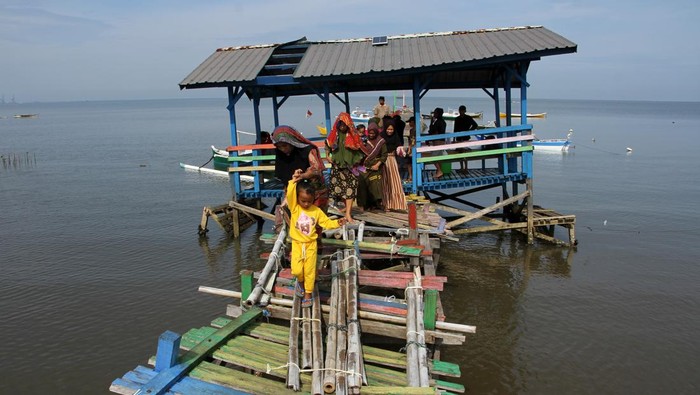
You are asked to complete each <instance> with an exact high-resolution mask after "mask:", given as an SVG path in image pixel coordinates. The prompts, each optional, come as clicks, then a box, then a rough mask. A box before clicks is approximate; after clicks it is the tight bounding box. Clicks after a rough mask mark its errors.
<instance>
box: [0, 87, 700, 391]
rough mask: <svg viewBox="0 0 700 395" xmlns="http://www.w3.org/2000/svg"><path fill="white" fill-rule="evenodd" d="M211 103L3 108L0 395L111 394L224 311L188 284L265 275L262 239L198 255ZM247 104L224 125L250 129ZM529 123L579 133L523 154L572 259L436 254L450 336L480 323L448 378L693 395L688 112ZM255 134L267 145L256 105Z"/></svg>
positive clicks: (698, 327) (484, 385) (551, 108)
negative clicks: (161, 348) (557, 218)
mask: <svg viewBox="0 0 700 395" xmlns="http://www.w3.org/2000/svg"><path fill="white" fill-rule="evenodd" d="M223 96H224V94H223V92H222V98H221V99H183V100H153V101H114V102H73V103H37V104H21V105H13V106H10V105H5V106H1V107H0V155H2V156H3V158H5V159H7V158H20V159H21V160H15V161H14V162H10V161H8V160H6V161H4V162H3V163H0V166H2V167H0V269H1V271H2V275H0V317H2V319H0V334H1V335H2V339H3V353H2V354H3V358H2V362H1V363H0V365H1V368H0V374H1V377H2V379H0V393H27V394H48V393H51V394H69V393H70V394H75V393H108V388H109V385H110V383H111V382H112V380H114V379H116V378H118V377H121V376H122V375H123V374H124V373H126V372H127V371H129V370H131V369H133V368H134V367H135V366H136V365H138V364H146V362H147V358H148V357H149V356H151V355H154V354H155V351H156V345H157V338H158V335H159V334H160V333H162V332H163V331H165V330H173V331H176V332H178V333H184V332H185V331H187V330H188V329H190V328H193V327H199V326H203V325H206V324H207V323H208V322H209V321H210V320H211V319H213V318H215V317H217V316H219V315H222V314H223V313H224V311H225V305H226V303H228V302H229V300H227V299H225V298H221V297H217V296H211V295H204V294H201V293H199V292H197V287H198V286H200V285H208V286H214V287H222V288H228V289H238V288H239V284H238V283H239V274H238V273H239V272H240V271H241V270H243V269H253V270H256V269H260V268H261V266H262V265H263V263H264V262H263V261H262V260H257V259H254V258H253V259H251V257H256V256H259V254H260V253H261V252H264V251H266V250H267V249H268V246H266V245H263V244H262V243H261V242H259V241H258V237H259V235H260V233H261V232H270V224H269V223H267V224H266V225H265V227H264V228H263V229H262V230H261V231H259V230H257V229H256V228H254V227H253V228H250V229H248V230H246V231H245V232H243V235H242V236H241V238H240V239H238V240H230V239H228V238H226V236H225V235H224V234H223V232H222V231H221V230H220V229H219V228H218V227H217V226H216V225H215V224H210V229H211V230H210V232H209V234H208V237H207V238H206V239H200V238H199V237H198V235H197V225H198V224H199V221H200V218H201V211H202V207H203V206H211V205H218V204H223V203H225V202H226V201H228V199H230V197H231V189H230V185H229V182H228V180H227V179H226V178H223V177H218V176H214V175H207V174H199V173H192V172H188V171H185V170H183V169H181V168H180V167H179V166H178V163H179V162H184V163H188V164H192V165H201V164H204V163H205V162H207V160H208V159H209V158H210V156H211V151H210V145H212V144H213V145H216V146H226V145H228V144H230V139H231V137H230V128H229V117H228V112H227V110H226V104H227V103H226V99H225V98H224V97H223ZM375 100H376V99H375V98H374V97H373V96H359V97H353V108H354V106H355V105H357V106H360V107H363V108H365V109H370V108H371V107H372V106H373V105H374V104H375ZM409 100H410V99H409ZM389 101H390V102H391V100H389ZM243 102H245V100H243ZM243 102H242V103H241V105H240V106H239V112H238V122H239V123H238V125H237V126H238V129H241V130H252V129H253V125H254V123H253V121H252V108H251V106H250V104H249V103H247V102H245V103H243ZM264 104H265V102H264ZM390 104H392V103H390ZM398 104H400V103H398ZM409 104H410V103H409ZM460 104H465V105H466V106H467V107H468V109H469V111H484V114H485V115H484V119H482V120H478V121H479V122H480V123H485V122H487V121H490V120H493V119H494V118H493V116H489V114H493V113H494V108H493V106H492V104H490V101H489V100H488V99H484V98H456V97H452V98H447V97H431V96H430V95H427V96H426V97H425V98H424V100H423V101H422V106H423V108H422V111H423V112H426V111H427V112H429V110H431V109H432V108H434V107H438V106H439V107H443V108H445V109H447V108H456V107H458V106H459V105H460ZM513 105H514V108H515V109H518V110H517V112H519V108H520V107H519V103H517V102H516V103H513ZM307 110H309V111H311V113H312V115H311V116H310V117H306V114H307ZM341 110H342V107H341V106H340V105H338V104H336V103H334V105H333V108H332V111H333V115H336V114H337V113H338V112H339V111H341ZM514 111H516V110H514ZM528 112H531V113H533V112H547V117H546V118H543V119H530V120H529V123H531V124H532V125H533V128H534V133H535V134H536V135H537V136H538V137H540V138H563V137H565V136H566V133H567V132H568V130H569V129H573V130H574V134H573V141H574V145H575V146H576V148H575V149H574V150H573V151H572V152H570V153H567V154H550V153H537V152H536V153H535V158H534V173H535V178H534V202H535V204H537V205H540V206H542V207H546V208H552V209H555V210H557V211H558V212H560V213H563V214H575V215H576V218H577V222H576V236H577V239H578V240H579V244H578V246H577V247H576V248H573V249H572V248H566V247H559V246H553V245H549V244H546V243H542V242H536V243H535V244H534V245H532V246H529V245H527V243H526V240H525V239H524V238H523V237H522V236H521V235H517V234H510V233H489V234H478V235H470V236H463V237H461V239H460V241H459V242H447V243H446V244H444V245H443V248H442V252H441V258H440V267H439V274H440V275H446V276H448V278H449V281H448V283H447V284H446V286H445V291H444V292H443V294H442V302H443V307H444V310H445V314H446V316H447V320H448V321H450V322H456V323H462V324H469V325H476V326H477V333H476V334H470V335H467V341H466V342H465V343H464V345H462V346H450V347H444V352H443V355H442V357H443V359H445V360H447V361H451V362H455V363H458V364H459V365H460V367H461V370H462V377H461V378H460V379H454V380H455V381H458V382H460V383H462V384H464V385H465V386H466V387H467V390H468V392H470V393H474V394H481V393H533V394H543V393H552V394H555V393H556V394H559V393H697V392H698V391H699V390H700V378H699V376H698V375H697V372H696V370H697V366H698V363H699V362H700V357H699V356H698V355H700V340H698V337H697V334H698V333H700V308H699V304H700V295H699V292H698V289H699V288H698V283H700V267H699V266H698V258H699V257H700V247H699V246H698V239H699V235H700V231H699V230H700V225H698V224H699V223H700V210H698V208H697V202H698V201H700V199H699V198H700V186H699V185H698V181H699V179H698V176H697V173H696V169H697V167H698V159H697V158H698V156H697V152H698V149H699V148H700V143H699V142H698V139H697V133H698V131H699V130H700V103H682V102H616V101H574V100H535V99H531V100H530V101H529V103H528ZM20 113H21V114H29V113H32V114H34V113H36V114H39V115H38V117H37V118H29V119H15V118H13V117H12V115H14V114H20ZM324 118H325V117H324V116H323V106H322V105H321V103H320V101H319V100H318V99H309V98H292V99H290V100H288V101H287V103H285V105H284V106H283V108H282V110H281V113H280V122H281V123H285V124H290V125H292V126H295V127H297V128H298V129H299V130H301V131H302V132H304V133H305V134H306V135H309V136H315V135H317V134H318V132H317V131H316V128H315V126H316V125H318V124H321V123H324V122H325V119H324ZM515 122H519V120H515ZM261 126H262V128H263V129H265V130H272V128H273V122H272V112H271V110H269V105H268V107H267V109H265V108H264V111H263V114H262V125H261ZM451 126H452V125H451V123H448V130H450V129H451ZM242 139H243V140H244V142H250V138H249V137H245V135H242ZM246 139H247V140H246ZM627 148H631V151H629V150H628V149H627ZM497 193H498V192H497V191H496V190H494V192H491V195H492V196H490V195H488V193H487V194H486V195H487V196H486V198H485V199H486V201H484V202H481V203H482V204H488V203H490V204H493V202H495V199H496V197H497V196H496V195H497ZM557 236H558V237H559V238H563V239H566V233H565V232H561V231H558V233H557ZM398 296H401V295H398Z"/></svg>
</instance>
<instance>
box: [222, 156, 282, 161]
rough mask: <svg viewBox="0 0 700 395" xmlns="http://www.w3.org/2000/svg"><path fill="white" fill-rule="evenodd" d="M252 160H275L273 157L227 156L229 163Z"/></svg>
mask: <svg viewBox="0 0 700 395" xmlns="http://www.w3.org/2000/svg"><path fill="white" fill-rule="evenodd" d="M254 160H257V161H265V160H275V156H274V155H248V156H229V157H228V161H229V162H252V161H254Z"/></svg>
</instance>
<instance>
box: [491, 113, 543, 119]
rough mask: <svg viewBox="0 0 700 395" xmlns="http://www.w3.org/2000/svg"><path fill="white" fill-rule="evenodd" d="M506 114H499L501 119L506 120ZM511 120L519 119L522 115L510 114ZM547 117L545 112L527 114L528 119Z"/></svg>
mask: <svg viewBox="0 0 700 395" xmlns="http://www.w3.org/2000/svg"><path fill="white" fill-rule="evenodd" d="M507 116H508V114H506V113H504V112H502V113H501V118H506V117H507ZM510 116H511V118H521V117H522V114H520V113H511V114H510ZM546 116H547V113H546V112H536V113H530V112H529V113H527V117H528V118H545V117H546Z"/></svg>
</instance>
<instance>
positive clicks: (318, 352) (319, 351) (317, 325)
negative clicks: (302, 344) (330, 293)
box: [311, 289, 323, 395]
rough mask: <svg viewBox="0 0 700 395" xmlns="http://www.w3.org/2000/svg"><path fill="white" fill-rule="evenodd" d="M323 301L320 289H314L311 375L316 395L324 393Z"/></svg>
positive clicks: (312, 387)
mask: <svg viewBox="0 0 700 395" xmlns="http://www.w3.org/2000/svg"><path fill="white" fill-rule="evenodd" d="M321 318H322V313H321V299H320V298H319V296H318V289H314V305H313V308H312V313H311V319H312V321H311V335H312V336H311V337H312V342H313V363H312V364H311V366H313V369H314V371H313V374H312V375H311V392H312V393H313V394H314V395H321V394H322V393H323V364H322V362H323V336H321Z"/></svg>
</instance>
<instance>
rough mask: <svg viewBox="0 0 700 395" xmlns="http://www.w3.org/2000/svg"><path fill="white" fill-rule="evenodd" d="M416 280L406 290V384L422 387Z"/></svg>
mask: <svg viewBox="0 0 700 395" xmlns="http://www.w3.org/2000/svg"><path fill="white" fill-rule="evenodd" d="M414 286H415V283H414V282H411V283H409V289H407V290H406V300H407V301H408V313H407V314H406V384H407V385H408V386H409V387H420V378H419V376H418V354H417V353H416V333H417V332H416V293H415V291H414V289H413V287H414Z"/></svg>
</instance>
